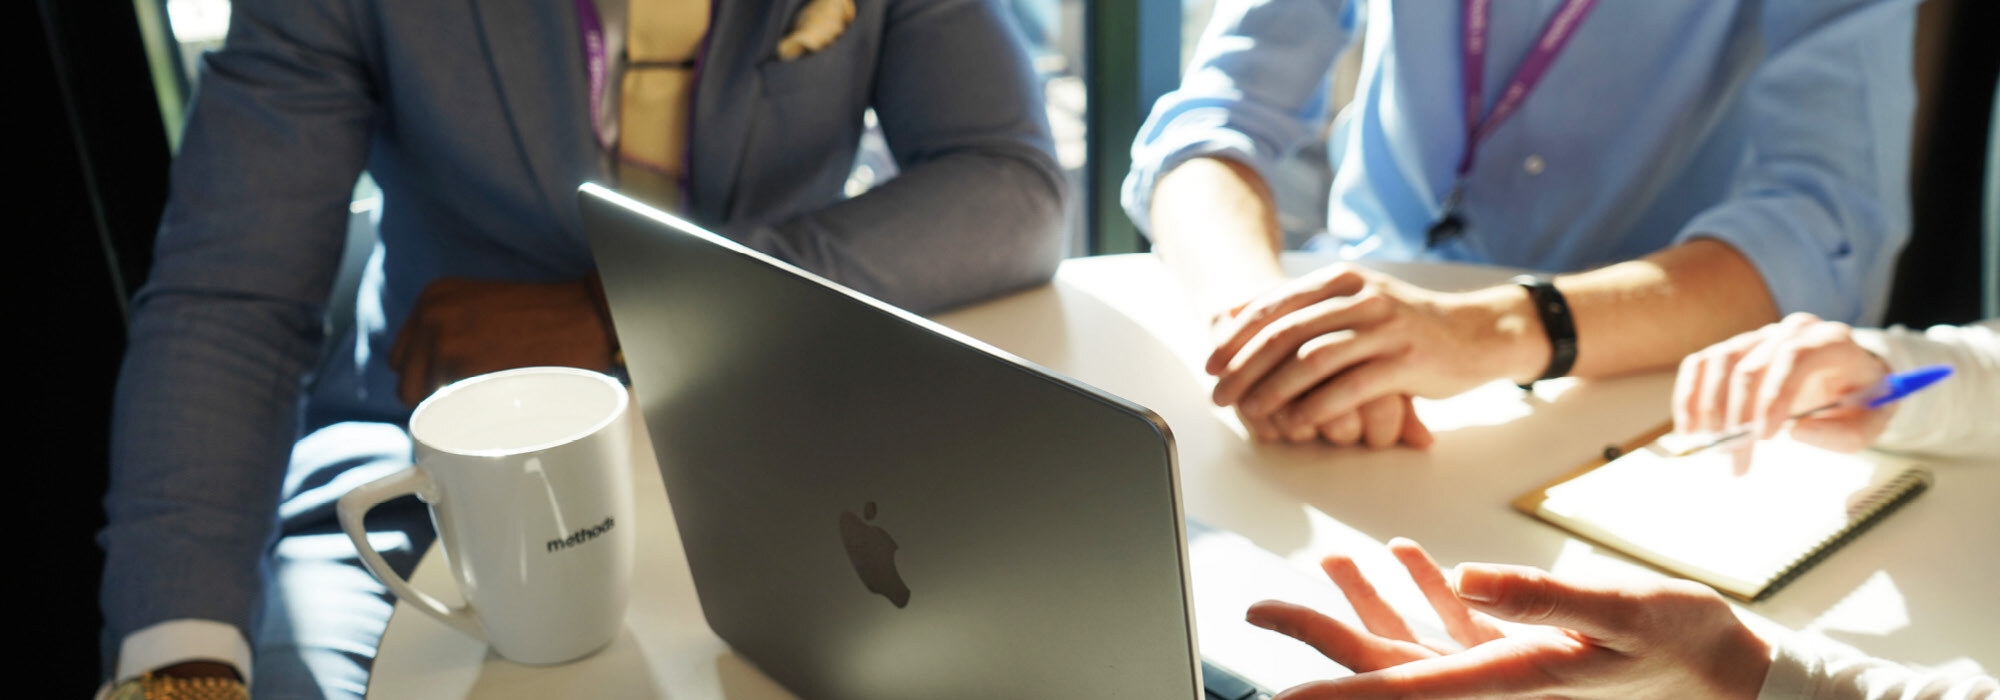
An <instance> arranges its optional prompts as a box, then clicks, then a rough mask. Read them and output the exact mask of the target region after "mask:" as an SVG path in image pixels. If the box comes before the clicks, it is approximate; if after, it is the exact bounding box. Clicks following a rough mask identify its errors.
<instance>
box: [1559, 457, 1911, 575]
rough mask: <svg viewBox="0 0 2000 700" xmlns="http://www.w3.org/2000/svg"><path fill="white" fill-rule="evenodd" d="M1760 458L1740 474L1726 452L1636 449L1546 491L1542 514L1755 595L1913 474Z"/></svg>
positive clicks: (1873, 463) (1889, 466)
mask: <svg viewBox="0 0 2000 700" xmlns="http://www.w3.org/2000/svg"><path fill="white" fill-rule="evenodd" d="M1755 455H1756V458H1755V461H1754V463H1753V464H1752V465H1751V468H1750V471H1749V473H1747V474H1744V475H1742V476H1737V475H1736V474H1734V471H1733V463H1732V461H1731V458H1730V455H1729V454H1728V453H1726V452H1723V451H1720V450H1711V451H1708V452H1704V453H1701V454H1697V455H1692V456H1688V457H1668V456H1664V455H1662V454H1660V453H1658V452H1655V451H1653V450H1636V451H1634V452H1633V453H1632V454H1628V455H1626V456H1624V457H1621V458H1619V459H1617V460H1615V461H1613V462H1612V463H1611V464H1608V465H1605V466H1604V467H1601V468H1598V469H1597V470H1595V471H1592V472H1590V473H1589V474H1585V475H1584V476H1582V477H1579V478H1577V479H1574V480H1571V481H1569V482H1567V483H1564V484H1560V485H1558V486H1556V487H1554V488H1551V489H1549V491H1548V500H1547V501H1546V502H1544V503H1543V504H1542V510H1543V511H1545V512H1546V513H1548V514H1551V515H1554V516H1558V517H1560V518H1564V519H1568V520H1570V521H1572V522H1573V523H1575V524H1577V525H1580V526H1582V527H1583V528H1586V529H1589V530H1596V531H1598V532H1596V533H1592V534H1593V536H1599V537H1601V538H1604V539H1617V540H1624V541H1626V542H1629V543H1631V544H1632V545H1633V546H1634V547H1636V548H1638V549H1642V550H1650V551H1651V552H1653V553H1655V554H1656V555H1659V556H1661V557H1664V558H1667V559H1672V560H1675V561H1679V562H1682V563H1684V564H1686V565H1688V566H1691V567H1694V568H1697V569H1701V570H1705V571H1706V572H1708V573H1710V574H1712V575H1714V576H1718V577H1723V578H1727V579H1733V580H1735V581H1738V582H1741V583H1742V584H1744V585H1742V586H1741V587H1742V588H1744V589H1747V590H1752V591H1754V590H1755V589H1757V588H1760V587H1762V585H1763V584H1764V583H1765V582H1768V581H1769V580H1771V579H1772V578H1773V577H1775V576H1776V575H1777V574H1778V573H1779V572H1781V571H1783V570H1784V569H1785V568H1786V567H1788V566H1790V565H1791V564H1792V563H1793V562H1795V561H1797V560H1799V559H1800V558H1802V557H1804V556H1805V555H1806V554H1808V553H1809V552H1811V551H1812V550H1813V549H1814V548H1816V547H1817V546H1818V545H1819V544H1820V543H1821V542H1823V541H1825V540H1827V539H1828V538H1831V537H1833V536H1835V535H1837V534H1838V533H1839V532H1841V531H1842V530H1844V529H1845V528H1846V527H1847V524H1848V522H1849V520H1850V519H1851V518H1856V517H1858V516H1859V515H1861V513H1859V512H1858V511H1857V509H1858V508H1859V507H1860V506H1862V505H1863V504H1864V503H1865V502H1866V501H1867V500H1868V496H1869V495H1870V494H1872V493H1874V492H1875V491H1876V489H1877V487H1879V486H1880V485H1881V484H1882V483H1884V482H1886V481H1888V480H1889V479H1890V478H1892V477H1894V476H1895V475H1896V474H1899V473H1901V472H1902V470H1903V469H1904V468H1906V467H1907V466H1908V465H1907V464H1906V463H1901V462H1897V461H1890V460H1885V459H1884V458H1881V457H1879V456H1862V455H1848V454H1841V453H1837V452H1831V451H1827V450H1822V449H1819V448H1816V447H1812V446H1809V445H1804V444H1800V443H1796V442H1792V441H1789V440H1773V441H1767V442H1764V443H1759V444H1758V445H1757V447H1756V453H1755Z"/></svg>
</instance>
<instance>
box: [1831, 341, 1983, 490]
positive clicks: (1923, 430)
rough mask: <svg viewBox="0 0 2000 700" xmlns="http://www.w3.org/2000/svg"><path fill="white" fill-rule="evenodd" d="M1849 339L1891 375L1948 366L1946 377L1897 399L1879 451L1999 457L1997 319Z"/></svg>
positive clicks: (1878, 442)
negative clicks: (1884, 365)
mask: <svg viewBox="0 0 2000 700" xmlns="http://www.w3.org/2000/svg"><path fill="white" fill-rule="evenodd" d="M1854 340H1855V342H1857V343H1859V344H1860V345H1861V346H1862V347H1865V348H1868V350H1869V351H1870V352H1873V353H1875V354H1876V355H1879V356H1881V358H1882V359H1883V361H1885V362H1887V363H1888V364H1889V368H1890V369H1892V370H1895V371H1899V372H1900V371H1903V370H1908V369H1913V368H1916V367H1922V366H1924V365H1931V364H1938V363H1948V364H1950V365H1951V366H1952V367H1953V372H1952V375H1951V376H1950V377H1947V378H1945V379H1944V380H1943V381H1940V382H1938V383H1937V385H1936V386H1933V387H1931V388H1929V389H1925V390H1923V391H1919V392H1917V393H1915V394H1911V395H1910V397H1909V398H1907V399H1903V400H1902V401H1901V402H1900V405H1899V407H1898V408H1897V409H1896V415H1895V416H1894V417H1893V418H1890V419H1889V426H1888V428H1887V429H1886V430H1885V431H1884V432H1883V433H1882V437H1881V438H1880V439H1878V440H1876V441H1875V446H1876V447H1877V448H1880V449H1884V450H1890V451H1894V452H1914V453H1920V454H1927V455H1936V456H1940V457H1983V458H1993V457H2000V421H1996V420H1992V416H1995V415H2000V319H1996V320H1991V321H1985V322H1983V323H1978V324H1973V325H1968V326H1934V327H1932V328H1931V329H1930V330H1928V331H1924V332H1922V333H1918V332H1916V331H1913V330H1910V329H1908V328H1904V327H1902V326H1896V327H1894V328H1890V329H1888V330H1869V329H1859V330H1856V331H1855V332H1854Z"/></svg>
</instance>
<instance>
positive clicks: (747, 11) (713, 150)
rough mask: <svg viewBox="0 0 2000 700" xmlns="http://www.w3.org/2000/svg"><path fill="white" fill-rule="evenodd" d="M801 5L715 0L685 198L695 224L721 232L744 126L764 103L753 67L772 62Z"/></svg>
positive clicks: (778, 0) (745, 138)
mask: <svg viewBox="0 0 2000 700" xmlns="http://www.w3.org/2000/svg"><path fill="white" fill-rule="evenodd" d="M803 2H805V0H761V1H760V0H715V2H714V3H713V5H712V7H713V12H712V15H711V16H712V17H713V19H712V20H711V21H710V22H709V28H708V40H707V46H706V47H704V51H703V55H702V61H701V73H700V77H699V78H697V80H698V81H699V82H698V83H697V84H696V85H695V97H694V105H693V107H692V115H691V116H692V118H691V119H690V120H689V124H690V128H691V129H692V130H693V134H692V138H690V139H689V140H688V143H689V148H690V152H689V158H688V178H689V180H688V192H689V194H690V196H689V197H688V200H689V201H688V205H689V211H688V213H689V214H691V215H692V216H693V219H694V220H695V221H697V222H700V223H702V224H704V225H707V226H711V227H716V226H720V225H721V224H722V223H723V222H724V221H725V220H726V219H727V218H728V214H729V212H730V210H731V206H732V203H733V202H734V200H735V195H736V178H737V176H738V174H739V173H741V171H742V169H743V154H744V152H745V149H746V148H747V146H748V145H749V143H748V142H749V136H750V120H751V119H752V118H753V117H754V116H755V113H756V109H757V105H758V103H759V102H760V101H762V99H763V91H764V88H763V80H762V77H761V73H759V72H758V68H759V67H760V66H762V65H763V64H764V62H765V61H770V60H776V59H775V58H774V57H773V53H774V51H775V47H776V46H777V45H778V40H779V39H781V38H783V37H784V33H785V31H786V30H788V29H790V28H791V25H792V17H793V16H794V15H796V14H798V8H799V6H800V5H801V4H802V3H803Z"/></svg>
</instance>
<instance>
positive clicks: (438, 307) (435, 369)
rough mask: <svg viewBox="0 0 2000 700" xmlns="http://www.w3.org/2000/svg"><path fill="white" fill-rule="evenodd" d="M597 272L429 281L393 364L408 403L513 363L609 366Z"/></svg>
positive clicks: (606, 368) (399, 392)
mask: <svg viewBox="0 0 2000 700" xmlns="http://www.w3.org/2000/svg"><path fill="white" fill-rule="evenodd" d="M597 284H598V282H597V278H596V277H595V276H593V277H590V278H586V279H582V280H578V281H574V282H553V283H530V282H500V281H493V280H475V279H465V278H457V277H448V278H443V279H439V280H437V281H435V282H432V283H431V284H430V285H428V286H426V287H424V290H423V292H422V293H421V294H419V295H418V296H417V301H416V302H415V303H414V304H412V305H411V307H410V314H409V316H408V317H407V318H405V319H404V320H403V326H402V328H401V330H399V331H398V332H397V333H396V344H395V347H394V348H392V349H391V350H390V351H389V365H390V366H391V367H393V368H395V370H396V373H397V386H396V395H397V397H399V398H401V399H402V400H403V403H405V404H407V405H411V406H415V405H417V403H418V402H421V401H423V400H424V398H425V397H427V396H430V394H431V392H433V391H436V390H437V389H438V388H439V387H442V386H444V385H446V384H450V383H452V382H455V381H458V380H460V379H464V378H466V377H472V376H477V375H480V374H485V373H487V372H497V371H500V370H503V369H513V368H516V367H537V366H562V367H580V368H583V369H589V370H596V371H599V372H604V371H609V370H610V369H611V365H612V352H613V348H612V340H611V332H610V330H609V329H610V321H609V319H608V316H607V314H606V312H605V311H604V309H603V307H602V305H601V302H600V301H599V299H601V298H602V297H601V295H600V293H599V292H598V291H597V290H596V285H597Z"/></svg>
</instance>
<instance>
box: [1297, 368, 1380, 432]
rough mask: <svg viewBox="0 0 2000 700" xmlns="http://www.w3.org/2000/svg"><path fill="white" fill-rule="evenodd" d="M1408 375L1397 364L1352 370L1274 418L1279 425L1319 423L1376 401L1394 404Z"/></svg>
mask: <svg viewBox="0 0 2000 700" xmlns="http://www.w3.org/2000/svg"><path fill="white" fill-rule="evenodd" d="M1405 372H1406V370H1405V369H1403V368H1402V367H1400V366H1398V365H1396V364H1392V363H1389V362H1381V361H1371V362H1367V363H1365V364H1361V365H1357V366H1354V367H1351V368H1348V369H1347V370H1346V371H1344V372H1342V373H1340V374H1339V375H1337V376H1334V377H1333V378H1331V379H1328V380H1326V381H1325V382H1324V383H1322V384H1320V385H1319V387H1317V388H1315V389H1313V390H1312V391H1311V392H1309V393H1307V394H1305V395H1303V396H1299V397H1298V398H1297V399H1295V400H1293V401H1292V402H1291V404H1290V405H1288V406H1286V407H1285V408H1284V409H1283V410H1282V411H1280V412H1279V413H1278V414H1277V415H1275V416H1274V417H1275V419H1276V420H1277V421H1278V424H1279V425H1285V424H1288V423H1318V422H1321V421H1325V420H1330V419H1331V417H1333V416H1338V415H1342V414H1347V413H1353V412H1355V411H1358V410H1360V409H1361V407H1362V406H1364V405H1366V404H1368V403H1369V402H1372V401H1384V400H1394V399H1395V398H1396V397H1397V395H1398V393H1399V392H1398V391H1397V390H1396V388H1397V387H1398V386H1400V385H1401V384H1402V377H1403V376H1404V374H1405Z"/></svg>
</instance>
